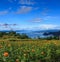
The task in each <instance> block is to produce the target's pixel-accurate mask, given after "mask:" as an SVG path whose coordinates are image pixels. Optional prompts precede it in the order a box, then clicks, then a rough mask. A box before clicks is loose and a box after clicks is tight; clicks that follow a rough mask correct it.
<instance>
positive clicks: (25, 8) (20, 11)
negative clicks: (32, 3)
mask: <svg viewBox="0 0 60 62" xmlns="http://www.w3.org/2000/svg"><path fill="white" fill-rule="evenodd" d="M32 9H33V7H28V6H21V7H20V8H19V9H18V10H17V11H16V12H15V13H16V14H24V13H28V12H30V11H31V10H32Z"/></svg>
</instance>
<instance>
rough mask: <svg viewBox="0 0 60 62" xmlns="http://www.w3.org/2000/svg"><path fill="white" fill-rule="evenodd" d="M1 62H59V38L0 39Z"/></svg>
mask: <svg viewBox="0 0 60 62" xmlns="http://www.w3.org/2000/svg"><path fill="white" fill-rule="evenodd" d="M0 61H1V62H60V40H31V39H29V40H27V39H25V40H21V39H19V40H18V41H17V40H15V41H13V40H12V41H11V40H10V39H7V40H6V39H1V40H0Z"/></svg>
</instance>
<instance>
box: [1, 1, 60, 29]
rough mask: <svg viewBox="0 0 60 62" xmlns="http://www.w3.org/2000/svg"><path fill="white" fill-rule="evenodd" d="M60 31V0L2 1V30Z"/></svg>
mask: <svg viewBox="0 0 60 62" xmlns="http://www.w3.org/2000/svg"><path fill="white" fill-rule="evenodd" d="M5 29H14V30H18V29H19V30H20V29H27V30H44V29H60V0H0V30H5Z"/></svg>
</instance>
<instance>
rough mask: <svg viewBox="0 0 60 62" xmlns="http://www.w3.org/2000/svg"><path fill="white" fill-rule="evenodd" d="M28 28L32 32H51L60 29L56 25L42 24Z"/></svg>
mask: <svg viewBox="0 0 60 62" xmlns="http://www.w3.org/2000/svg"><path fill="white" fill-rule="evenodd" d="M27 28H28V29H30V30H49V29H60V26H59V25H54V24H40V25H37V26H31V27H27Z"/></svg>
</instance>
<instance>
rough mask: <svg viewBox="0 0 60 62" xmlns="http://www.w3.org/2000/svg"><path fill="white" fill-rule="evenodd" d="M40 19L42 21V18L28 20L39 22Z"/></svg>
mask: <svg viewBox="0 0 60 62" xmlns="http://www.w3.org/2000/svg"><path fill="white" fill-rule="evenodd" d="M41 21H43V19H42V18H35V19H33V20H30V22H41Z"/></svg>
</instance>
